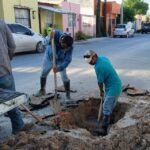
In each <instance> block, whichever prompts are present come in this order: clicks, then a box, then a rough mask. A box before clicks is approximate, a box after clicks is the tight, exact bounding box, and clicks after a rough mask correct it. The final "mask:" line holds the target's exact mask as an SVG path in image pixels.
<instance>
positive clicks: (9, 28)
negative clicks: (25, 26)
mask: <svg viewBox="0 0 150 150" xmlns="http://www.w3.org/2000/svg"><path fill="white" fill-rule="evenodd" d="M7 26H8V27H9V29H10V31H11V32H12V33H14V31H13V29H12V27H11V25H10V24H7Z"/></svg>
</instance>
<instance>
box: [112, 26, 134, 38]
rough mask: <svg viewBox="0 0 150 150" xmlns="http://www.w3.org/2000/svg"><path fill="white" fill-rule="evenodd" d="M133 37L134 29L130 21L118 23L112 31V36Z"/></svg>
mask: <svg viewBox="0 0 150 150" xmlns="http://www.w3.org/2000/svg"><path fill="white" fill-rule="evenodd" d="M117 36H119V37H126V38H128V37H130V36H131V37H134V29H133V27H132V23H128V24H118V25H116V27H115V29H114V32H113V37H114V38H115V37H117Z"/></svg>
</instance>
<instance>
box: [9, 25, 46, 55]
mask: <svg viewBox="0 0 150 150" xmlns="http://www.w3.org/2000/svg"><path fill="white" fill-rule="evenodd" d="M7 25H8V27H9V28H10V30H11V32H12V34H13V37H14V40H15V44H16V49H15V53H18V52H27V51H36V52H38V53H41V52H43V51H44V50H45V44H46V42H45V39H44V37H43V36H42V35H40V34H38V33H36V32H33V31H32V30H31V29H30V28H28V27H26V26H24V25H21V24H18V23H7Z"/></svg>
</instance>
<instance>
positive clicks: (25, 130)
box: [12, 123, 34, 134]
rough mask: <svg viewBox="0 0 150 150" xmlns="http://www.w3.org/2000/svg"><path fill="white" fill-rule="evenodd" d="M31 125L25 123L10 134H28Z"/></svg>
mask: <svg viewBox="0 0 150 150" xmlns="http://www.w3.org/2000/svg"><path fill="white" fill-rule="evenodd" d="M33 126H34V124H33V123H26V124H25V125H24V126H23V127H22V128H21V129H18V130H15V131H13V132H12V134H18V133H19V132H22V131H24V132H29V131H30V130H31V129H32V128H33Z"/></svg>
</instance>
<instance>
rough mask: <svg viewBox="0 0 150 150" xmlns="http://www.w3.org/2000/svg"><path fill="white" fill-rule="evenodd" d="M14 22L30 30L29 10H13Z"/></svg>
mask: <svg viewBox="0 0 150 150" xmlns="http://www.w3.org/2000/svg"><path fill="white" fill-rule="evenodd" d="M15 21H16V23H20V24H23V25H25V26H27V27H29V28H31V22H30V10H29V9H27V8H15Z"/></svg>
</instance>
